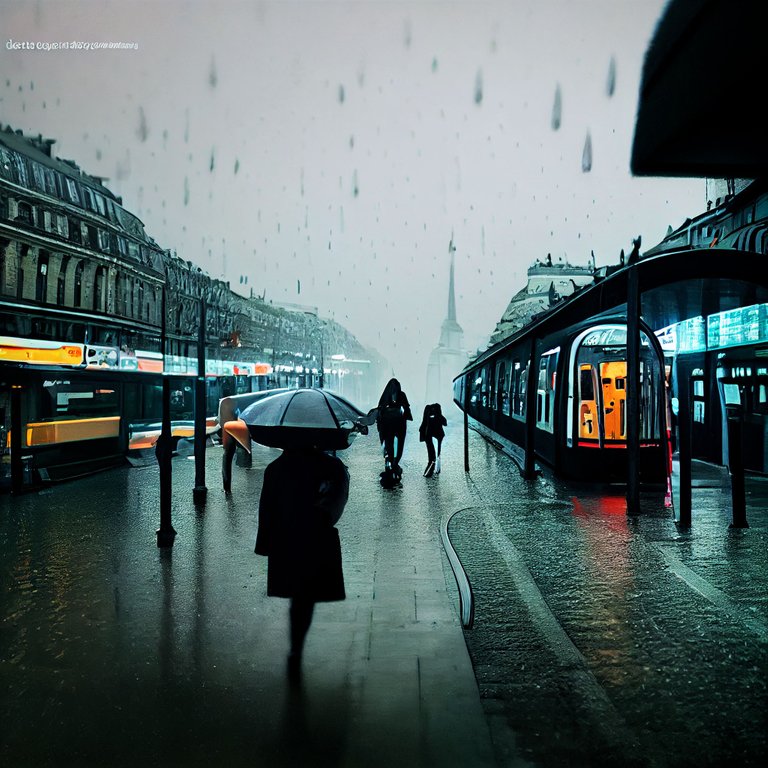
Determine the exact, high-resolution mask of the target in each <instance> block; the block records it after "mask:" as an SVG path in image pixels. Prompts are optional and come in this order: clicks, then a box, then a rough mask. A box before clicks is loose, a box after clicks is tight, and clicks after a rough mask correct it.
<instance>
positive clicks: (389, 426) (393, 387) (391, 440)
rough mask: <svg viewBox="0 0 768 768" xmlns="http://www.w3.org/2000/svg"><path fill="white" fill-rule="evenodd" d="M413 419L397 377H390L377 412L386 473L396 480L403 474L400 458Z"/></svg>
mask: <svg viewBox="0 0 768 768" xmlns="http://www.w3.org/2000/svg"><path fill="white" fill-rule="evenodd" d="M409 421H413V416H412V415H411V406H410V404H409V403H408V398H407V397H406V395H405V392H403V390H402V388H401V386H400V382H399V381H398V380H397V379H390V380H389V381H388V382H387V386H386V387H384V391H383V392H382V393H381V397H380V398H379V405H378V409H377V414H376V426H377V428H378V430H379V439H380V440H381V443H382V447H383V449H384V473H383V474H382V484H385V483H384V482H383V481H385V480H386V479H387V477H385V476H386V475H389V474H391V476H392V478H393V479H394V480H395V482H399V480H400V477H401V476H402V474H403V471H402V469H401V468H400V459H401V458H402V456H403V449H404V448H405V434H406V431H407V426H408V422H409Z"/></svg>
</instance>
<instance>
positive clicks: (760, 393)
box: [753, 384, 768, 414]
mask: <svg viewBox="0 0 768 768" xmlns="http://www.w3.org/2000/svg"><path fill="white" fill-rule="evenodd" d="M756 394H757V397H756V398H755V399H754V401H753V402H754V404H755V405H754V408H753V412H754V413H761V414H767V413H768V388H766V385H765V384H758V385H757V393H756Z"/></svg>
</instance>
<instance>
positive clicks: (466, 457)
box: [464, 406, 469, 472]
mask: <svg viewBox="0 0 768 768" xmlns="http://www.w3.org/2000/svg"><path fill="white" fill-rule="evenodd" d="M465 407H466V406H465ZM464 471H465V472H469V416H468V415H467V412H466V410H465V411H464Z"/></svg>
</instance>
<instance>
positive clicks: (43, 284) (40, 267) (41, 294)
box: [35, 251, 49, 304]
mask: <svg viewBox="0 0 768 768" xmlns="http://www.w3.org/2000/svg"><path fill="white" fill-rule="evenodd" d="M48 258H49V253H48V252H47V251H40V255H39V256H38V257H37V280H36V281H35V301H36V302H38V303H39V304H44V303H45V302H46V300H47V298H48Z"/></svg>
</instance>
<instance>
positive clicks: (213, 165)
mask: <svg viewBox="0 0 768 768" xmlns="http://www.w3.org/2000/svg"><path fill="white" fill-rule="evenodd" d="M215 154H216V151H215V150H214V149H213V148H211V162H210V164H209V166H208V170H209V171H211V173H212V172H213V169H214V168H215V166H216V156H215Z"/></svg>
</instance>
